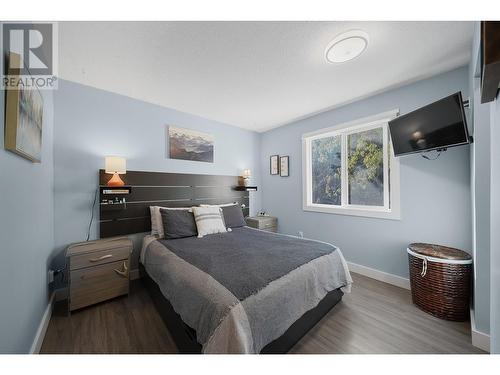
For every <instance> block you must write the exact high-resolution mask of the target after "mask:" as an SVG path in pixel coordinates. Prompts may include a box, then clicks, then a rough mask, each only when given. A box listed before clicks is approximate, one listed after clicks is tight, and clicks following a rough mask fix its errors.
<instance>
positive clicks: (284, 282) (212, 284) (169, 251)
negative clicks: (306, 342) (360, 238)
mask: <svg viewBox="0 0 500 375" xmlns="http://www.w3.org/2000/svg"><path fill="white" fill-rule="evenodd" d="M141 262H142V263H143V265H144V267H145V269H146V271H147V272H148V274H149V276H150V277H151V278H152V279H153V280H154V281H155V282H156V283H157V284H158V286H159V287H160V290H161V292H162V293H163V295H164V296H165V297H166V298H167V299H168V300H169V301H170V303H171V304H172V306H173V308H174V310H175V311H176V312H177V313H178V314H179V315H180V316H181V318H182V320H183V321H184V322H185V323H186V324H187V325H188V326H190V327H191V328H193V329H194V330H195V331H196V335H197V340H198V342H199V343H200V344H201V345H202V348H203V349H202V350H203V352H204V353H259V352H260V350H261V349H262V348H263V347H264V346H265V345H267V344H268V343H270V342H272V341H273V340H275V339H276V338H278V337H280V336H281V335H282V334H283V333H284V332H285V331H286V330H287V329H288V328H289V327H290V326H291V325H292V324H293V323H294V322H295V321H296V320H297V319H299V318H300V317H301V316H302V315H303V314H304V313H305V312H307V311H308V310H310V309H312V308H314V307H316V305H317V304H318V303H319V302H320V301H321V300H322V299H323V298H324V297H325V296H326V294H327V293H328V292H330V291H332V290H335V289H339V288H341V289H342V291H343V292H349V291H350V285H351V283H352V279H351V276H350V274H349V270H348V268H347V264H346V262H345V260H344V257H343V256H342V253H341V251H340V249H338V248H337V247H335V246H333V245H331V244H328V243H325V242H320V241H314V240H309V239H302V238H298V237H294V236H287V235H282V234H276V233H270V232H264V231H260V230H256V229H253V228H249V227H243V228H234V229H233V231H232V232H229V233H221V234H214V235H209V236H205V237H203V238H197V237H188V238H182V239H175V240H158V239H156V238H155V237H152V236H147V237H145V239H144V242H143V248H142V251H141Z"/></svg>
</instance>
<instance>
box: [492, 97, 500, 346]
mask: <svg viewBox="0 0 500 375" xmlns="http://www.w3.org/2000/svg"><path fill="white" fill-rule="evenodd" d="M490 110H491V122H490V124H491V138H490V142H491V183H490V189H491V191H492V192H495V193H494V194H491V216H490V218H491V226H490V228H491V237H490V242H491V285H492V286H494V287H493V288H491V309H490V314H491V320H490V333H491V344H490V345H491V346H490V351H491V353H492V354H500V292H499V290H498V286H499V285H500V232H499V230H498V228H500V196H499V195H498V191H500V147H498V140H499V139H500V99H499V97H498V96H497V99H496V100H495V101H494V102H493V103H491V104H490Z"/></svg>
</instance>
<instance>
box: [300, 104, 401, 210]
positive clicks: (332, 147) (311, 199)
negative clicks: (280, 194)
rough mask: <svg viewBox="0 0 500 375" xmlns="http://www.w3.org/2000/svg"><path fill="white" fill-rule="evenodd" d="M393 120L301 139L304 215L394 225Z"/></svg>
mask: <svg viewBox="0 0 500 375" xmlns="http://www.w3.org/2000/svg"><path fill="white" fill-rule="evenodd" d="M396 114H397V111H391V112H387V113H383V114H380V115H377V116H373V117H370V118H365V119H362V120H358V121H354V122H350V123H347V124H342V125H339V126H335V127H332V128H328V129H322V130H319V131H317V132H313V133H308V134H304V135H303V136H302V146H303V163H304V169H303V170H304V177H303V179H304V191H303V194H304V202H303V203H304V204H303V205H304V210H307V211H319V212H329V213H337V214H345V215H356V216H368V217H378V218H386V219H399V214H400V213H399V162H398V160H397V159H396V158H395V157H394V153H393V151H392V145H391V142H390V137H389V130H388V122H389V121H390V120H391V119H393V118H395V117H396Z"/></svg>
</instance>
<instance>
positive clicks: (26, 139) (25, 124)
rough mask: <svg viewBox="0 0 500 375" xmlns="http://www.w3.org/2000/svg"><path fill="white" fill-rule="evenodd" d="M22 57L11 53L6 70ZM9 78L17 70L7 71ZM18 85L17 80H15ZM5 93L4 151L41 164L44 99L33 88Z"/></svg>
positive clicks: (17, 73) (11, 88)
mask: <svg viewBox="0 0 500 375" xmlns="http://www.w3.org/2000/svg"><path fill="white" fill-rule="evenodd" d="M20 59H21V57H20V56H19V55H18V54H16V53H11V54H10V58H9V66H20ZM8 74H9V76H14V78H13V79H15V76H18V75H19V69H14V68H9V69H8ZM18 81H19V80H18ZM5 92H6V94H5V95H6V97H7V98H6V106H5V142H4V144H5V149H6V150H9V151H12V152H14V153H16V154H18V155H20V156H22V157H24V158H26V159H28V160H30V161H32V162H33V163H40V162H41V161H42V127H43V97H42V95H41V93H40V91H39V90H38V88H37V87H36V86H34V87H32V88H26V87H24V86H22V85H18V86H17V87H16V88H14V87H10V88H9V89H8V90H5Z"/></svg>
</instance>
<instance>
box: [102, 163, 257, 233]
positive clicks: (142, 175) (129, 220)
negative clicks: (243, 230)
mask: <svg viewBox="0 0 500 375" xmlns="http://www.w3.org/2000/svg"><path fill="white" fill-rule="evenodd" d="M120 177H121V178H122V180H123V181H124V182H125V185H126V187H128V188H130V194H125V195H123V194H116V195H114V194H104V190H107V189H106V183H107V181H108V180H109V179H110V178H111V175H109V174H106V173H104V170H102V169H101V170H99V185H100V189H99V203H100V209H99V213H100V217H99V227H100V238H105V237H112V236H119V235H126V234H133V233H141V232H148V231H150V230H151V217H150V212H149V206H165V207H190V206H197V205H199V204H221V203H228V202H238V203H239V204H240V205H245V208H244V209H243V213H244V214H245V216H247V215H248V214H249V205H250V201H249V193H248V191H238V190H236V189H235V188H236V186H238V178H239V177H238V176H217V175H204V174H185V173H162V172H142V171H127V174H125V175H121V176H120ZM115 197H118V198H119V199H121V198H125V200H126V203H125V204H104V203H103V201H104V200H114V198H115Z"/></svg>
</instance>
